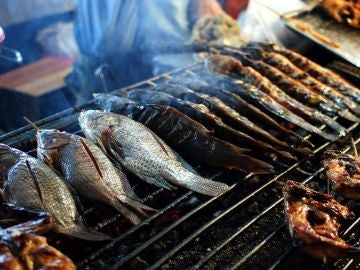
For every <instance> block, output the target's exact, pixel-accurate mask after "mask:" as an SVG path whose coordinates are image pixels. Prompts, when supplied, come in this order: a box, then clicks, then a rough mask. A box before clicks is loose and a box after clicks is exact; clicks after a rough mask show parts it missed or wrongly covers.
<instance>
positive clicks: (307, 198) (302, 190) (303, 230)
mask: <svg viewBox="0 0 360 270" xmlns="http://www.w3.org/2000/svg"><path fill="white" fill-rule="evenodd" d="M283 192H284V200H285V214H286V217H287V219H288V221H289V229H290V233H291V235H292V237H293V238H294V240H295V243H296V245H298V246H299V247H301V249H302V250H303V251H305V252H306V253H308V254H309V255H311V256H313V257H315V258H317V259H321V260H324V258H325V259H326V258H338V257H345V256H351V255H353V256H356V255H355V254H357V255H358V254H359V252H360V250H359V249H357V248H355V247H353V246H350V245H348V244H347V243H345V241H344V240H343V239H341V238H340V236H339V229H340V225H341V224H340V221H342V220H343V219H346V218H349V217H350V211H349V209H348V208H347V207H345V206H343V205H341V204H340V203H338V202H337V201H336V200H335V199H334V197H333V196H331V195H328V194H324V193H321V192H316V191H314V190H312V189H310V188H308V187H306V186H305V185H302V184H300V183H297V182H294V181H290V180H288V181H287V182H286V186H285V187H284V190H283Z"/></svg>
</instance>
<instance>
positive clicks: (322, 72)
mask: <svg viewBox="0 0 360 270" xmlns="http://www.w3.org/2000/svg"><path fill="white" fill-rule="evenodd" d="M250 46H253V47H259V48H261V49H264V50H267V51H274V52H276V53H279V54H281V55H283V56H285V57H286V58H288V59H289V60H290V61H291V62H292V63H293V64H294V65H295V66H297V67H298V68H300V69H302V70H303V71H304V72H305V73H307V74H310V75H311V77H312V78H315V79H316V80H318V81H320V82H322V83H323V84H324V85H326V86H328V88H330V89H335V90H336V91H338V92H340V93H341V94H342V95H344V96H346V97H349V98H351V99H352V100H354V101H356V102H360V89H358V88H356V87H354V86H353V85H351V84H350V83H349V82H347V81H346V80H345V79H343V78H341V77H340V76H339V75H337V74H336V73H334V72H332V71H330V70H329V69H327V68H324V67H322V66H320V65H319V64H317V63H315V62H313V61H311V60H310V59H309V58H307V57H305V56H303V55H301V54H299V53H297V52H294V51H291V50H287V49H284V48H280V47H279V46H277V45H274V44H268V43H251V44H250ZM328 88H325V89H328ZM335 102H336V101H335ZM351 104H353V103H351ZM350 109H351V108H350Z"/></svg>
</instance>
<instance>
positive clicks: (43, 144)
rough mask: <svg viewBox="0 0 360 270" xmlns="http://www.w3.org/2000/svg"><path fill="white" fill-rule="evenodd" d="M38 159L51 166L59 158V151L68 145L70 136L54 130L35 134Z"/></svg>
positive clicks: (40, 131) (45, 130)
mask: <svg viewBox="0 0 360 270" xmlns="http://www.w3.org/2000/svg"><path fill="white" fill-rule="evenodd" d="M36 140H37V145H38V147H37V155H38V158H39V159H41V160H42V161H44V162H45V163H47V164H48V165H53V163H54V162H55V161H56V160H58V158H59V150H60V149H61V148H62V147H64V146H65V145H68V144H69V142H70V140H71V135H70V134H69V133H67V132H63V131H59V130H56V129H42V130H39V131H38V132H37V133H36Z"/></svg>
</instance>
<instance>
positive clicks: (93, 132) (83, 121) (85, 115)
mask: <svg viewBox="0 0 360 270" xmlns="http://www.w3.org/2000/svg"><path fill="white" fill-rule="evenodd" d="M120 118H121V116H120V115H118V114H115V113H111V112H104V111H100V110H88V111H83V112H81V113H80V115H79V119H78V120H79V124H80V127H81V130H82V131H83V132H84V134H85V136H86V138H88V139H89V140H91V141H92V142H93V143H95V144H98V145H100V146H101V143H102V138H103V134H106V133H107V132H108V130H109V129H110V127H111V126H113V125H116V124H117V123H119V121H120Z"/></svg>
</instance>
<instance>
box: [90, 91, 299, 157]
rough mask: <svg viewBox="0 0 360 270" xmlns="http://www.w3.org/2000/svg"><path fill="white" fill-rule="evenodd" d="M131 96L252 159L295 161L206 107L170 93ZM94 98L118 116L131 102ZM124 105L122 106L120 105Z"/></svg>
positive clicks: (119, 99)
mask: <svg viewBox="0 0 360 270" xmlns="http://www.w3.org/2000/svg"><path fill="white" fill-rule="evenodd" d="M128 94H129V97H130V98H131V99H133V100H136V101H137V102H139V103H140V104H161V105H165V106H170V107H173V108H175V109H178V110H179V111H181V112H182V113H184V114H186V115H187V116H189V117H190V118H191V119H193V120H195V121H197V122H199V123H200V124H202V125H204V126H205V127H206V128H207V129H209V130H214V131H215V136H216V137H217V138H220V139H222V140H225V141H231V142H233V143H234V144H235V145H237V146H239V147H241V148H243V149H244V150H246V148H250V149H249V152H250V151H251V155H252V154H253V153H254V152H259V155H260V156H262V157H264V156H265V155H266V152H269V153H274V154H277V155H279V156H281V157H284V158H286V159H294V157H293V156H292V155H291V154H290V153H288V152H285V151H280V150H277V149H275V148H273V147H272V146H271V145H269V144H267V143H264V142H261V141H257V140H255V139H253V138H252V137H250V136H249V135H247V134H245V133H242V132H240V131H238V130H235V129H233V128H231V127H229V126H228V125H226V124H225V123H223V122H222V120H221V119H220V118H219V117H217V116H216V115H214V114H212V113H210V112H209V111H208V110H207V108H206V107H205V106H201V105H198V104H194V103H191V102H189V101H183V100H181V99H178V98H174V97H173V96H171V95H169V94H167V93H163V92H155V91H151V90H146V89H134V90H131V91H129V93H128ZM94 97H95V101H96V103H97V104H98V105H99V106H100V108H102V109H105V110H108V111H112V112H117V111H118V110H119V108H121V107H123V106H124V104H125V103H127V102H128V101H127V100H126V99H123V97H118V96H112V95H109V94H95V96H94ZM121 102H122V104H120V103H121ZM130 103H131V102H130ZM106 108H107V109H106ZM119 111H120V110H119ZM244 153H245V152H244ZM247 154H249V153H247Z"/></svg>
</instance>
